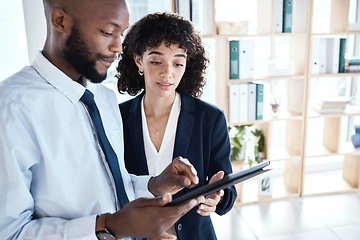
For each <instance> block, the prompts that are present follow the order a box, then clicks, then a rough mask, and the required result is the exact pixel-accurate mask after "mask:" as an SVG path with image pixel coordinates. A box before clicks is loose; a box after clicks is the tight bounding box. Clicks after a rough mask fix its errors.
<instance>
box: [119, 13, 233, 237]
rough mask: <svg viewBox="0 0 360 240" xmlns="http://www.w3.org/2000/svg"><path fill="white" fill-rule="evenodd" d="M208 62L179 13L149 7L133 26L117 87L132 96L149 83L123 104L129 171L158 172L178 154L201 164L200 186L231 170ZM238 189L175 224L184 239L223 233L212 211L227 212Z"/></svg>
mask: <svg viewBox="0 0 360 240" xmlns="http://www.w3.org/2000/svg"><path fill="white" fill-rule="evenodd" d="M207 63H208V59H207V58H206V55H205V50H204V47H203V45H202V42H201V39H200V37H199V35H198V34H197V33H196V32H195V30H194V27H193V25H192V24H191V22H189V21H187V20H185V19H183V18H182V17H180V16H179V15H177V14H174V13H155V14H149V15H147V16H145V17H144V18H142V19H141V20H139V21H138V22H136V23H135V24H134V25H133V26H132V28H131V29H130V30H129V32H128V33H127V35H126V37H125V39H124V42H123V54H122V60H121V61H120V62H119V65H118V67H117V70H118V72H119V74H118V75H117V78H118V90H119V92H120V93H124V92H127V93H129V94H130V95H133V96H135V95H136V94H138V93H139V92H141V91H142V90H144V91H142V92H141V94H139V95H138V96H137V97H135V98H134V99H132V100H129V101H127V102H124V103H122V104H120V105H119V106H120V111H121V116H122V120H123V125H124V145H125V154H124V155H125V164H126V167H127V169H128V171H129V172H130V173H133V174H137V175H145V174H150V175H153V174H157V173H159V172H161V171H162V170H163V169H164V168H165V167H166V166H167V165H168V164H169V163H170V162H171V159H173V157H174V156H182V157H186V158H187V159H189V161H190V162H191V163H192V164H193V165H194V167H195V168H196V170H197V173H198V177H199V185H198V186H202V185H205V184H208V183H209V182H213V181H216V180H218V179H220V178H222V177H223V175H224V174H229V173H231V172H232V168H231V163H230V160H229V154H230V143H229V137H228V132H227V124H226V119H225V116H224V113H223V111H221V110H220V109H218V108H217V107H215V106H213V105H210V104H208V103H205V102H203V101H201V100H200V99H198V98H199V97H200V96H201V94H202V90H203V87H204V85H205V79H204V72H205V69H206V66H207ZM188 191H190V190H189V189H183V190H182V191H181V192H179V193H178V194H176V195H175V196H174V198H176V197H178V196H180V195H182V194H185V193H186V192H188ZM236 196H237V194H236V190H235V188H234V187H230V188H227V189H225V190H224V191H223V190H221V191H219V192H217V193H215V194H213V195H211V196H208V197H207V198H206V201H205V203H204V204H201V205H199V206H198V208H195V209H193V210H192V211H190V212H189V213H188V214H186V215H185V216H183V217H182V218H181V219H180V220H179V221H178V222H177V223H176V224H175V230H176V233H175V234H176V235H177V237H178V239H180V240H181V239H206V240H209V239H216V235H215V232H214V228H213V225H212V222H211V219H210V216H209V215H210V213H211V212H214V211H215V212H216V213H218V214H220V215H222V214H225V213H226V212H228V211H229V210H230V209H231V208H232V207H233V204H234V201H235V199H236Z"/></svg>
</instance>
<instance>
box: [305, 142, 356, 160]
mask: <svg viewBox="0 0 360 240" xmlns="http://www.w3.org/2000/svg"><path fill="white" fill-rule="evenodd" d="M334 155H360V149H355V148H354V146H353V145H352V143H350V142H345V143H340V144H339V150H338V151H337V152H331V151H329V150H328V149H327V148H326V147H325V146H324V145H322V144H313V145H308V146H306V157H307V158H314V157H325V156H334Z"/></svg>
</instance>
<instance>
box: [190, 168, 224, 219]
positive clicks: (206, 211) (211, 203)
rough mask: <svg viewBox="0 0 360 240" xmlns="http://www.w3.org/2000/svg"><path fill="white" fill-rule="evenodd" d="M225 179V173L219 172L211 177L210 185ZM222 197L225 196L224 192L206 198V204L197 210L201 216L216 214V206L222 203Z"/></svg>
mask: <svg viewBox="0 0 360 240" xmlns="http://www.w3.org/2000/svg"><path fill="white" fill-rule="evenodd" d="M223 177H224V172H223V171H219V172H217V173H216V174H215V175H214V176H212V177H211V179H210V181H209V184H210V183H213V182H215V181H218V180H220V179H222V178H223ZM222 196H224V190H220V191H217V192H216V193H213V194H211V195H209V196H207V197H206V199H205V202H204V203H203V204H200V205H199V206H198V209H197V213H198V214H200V215H201V216H209V215H210V213H212V212H215V210H216V205H217V204H218V203H219V202H220V200H221V198H222Z"/></svg>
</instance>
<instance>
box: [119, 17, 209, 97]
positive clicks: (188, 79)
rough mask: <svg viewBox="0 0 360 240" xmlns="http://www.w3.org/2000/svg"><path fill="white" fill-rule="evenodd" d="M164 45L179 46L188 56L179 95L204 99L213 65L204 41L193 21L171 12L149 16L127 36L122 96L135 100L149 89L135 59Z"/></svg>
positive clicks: (121, 77)
mask: <svg viewBox="0 0 360 240" xmlns="http://www.w3.org/2000/svg"><path fill="white" fill-rule="evenodd" d="M163 42H164V43H165V45H166V46H167V47H170V45H171V44H178V45H179V47H180V48H182V49H184V50H185V51H186V54H187V61H186V69H185V73H184V75H183V77H182V79H181V81H180V83H179V85H178V87H177V89H176V91H177V92H179V93H185V94H188V95H190V96H193V97H196V98H199V97H201V95H202V93H203V88H204V86H205V83H206V80H205V70H206V67H207V65H208V63H209V60H208V58H207V55H206V52H205V49H204V47H203V45H202V42H201V38H200V36H199V34H198V33H197V32H196V31H195V29H194V26H193V25H192V23H191V22H190V21H188V20H185V19H184V18H183V17H181V16H180V15H178V14H176V13H170V12H163V13H152V14H148V15H146V16H145V17H143V18H142V19H140V20H139V21H137V22H136V23H135V24H134V25H133V26H132V27H131V29H130V30H129V31H128V33H127V34H126V36H125V39H124V42H123V44H122V46H123V52H122V59H121V61H120V62H119V65H118V66H117V68H116V69H117V71H118V74H117V75H116V78H117V79H118V82H117V87H118V90H119V92H120V93H125V92H127V93H128V94H130V95H132V96H134V95H136V94H137V93H139V92H140V91H141V90H142V89H144V88H145V82H144V76H140V75H139V74H138V68H137V66H136V64H135V61H134V58H133V56H134V55H138V56H142V55H143V53H144V52H145V51H146V50H148V49H151V48H155V47H158V46H160V45H161V43H163Z"/></svg>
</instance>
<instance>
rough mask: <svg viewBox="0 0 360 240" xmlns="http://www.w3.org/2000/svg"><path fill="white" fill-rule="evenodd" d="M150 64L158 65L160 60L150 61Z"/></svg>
mask: <svg viewBox="0 0 360 240" xmlns="http://www.w3.org/2000/svg"><path fill="white" fill-rule="evenodd" d="M151 64H154V65H159V64H160V62H156V61H151Z"/></svg>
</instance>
